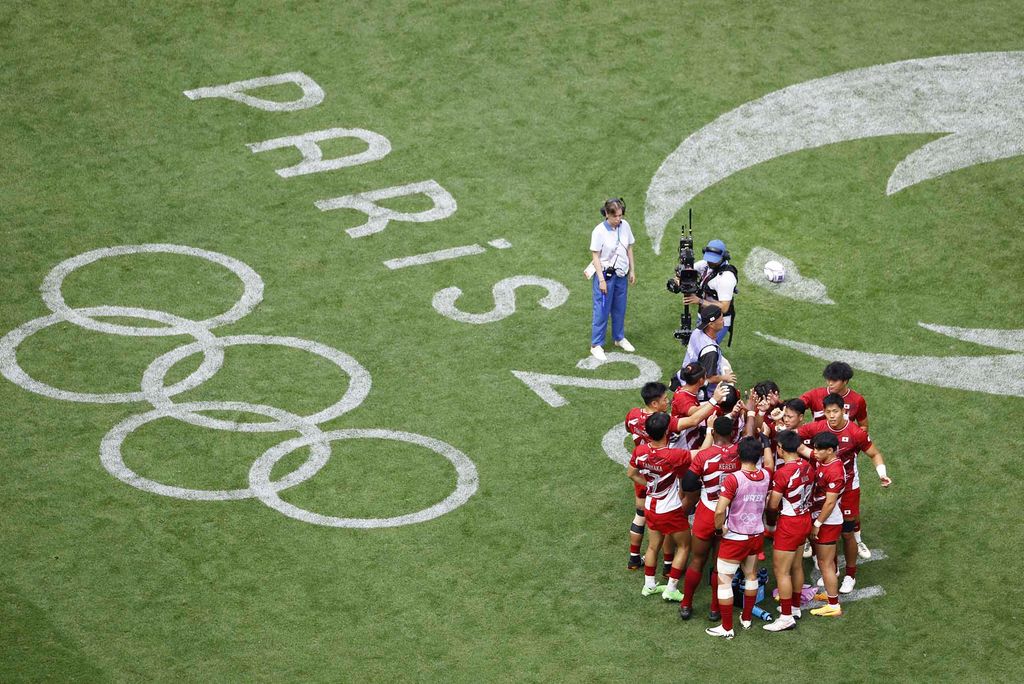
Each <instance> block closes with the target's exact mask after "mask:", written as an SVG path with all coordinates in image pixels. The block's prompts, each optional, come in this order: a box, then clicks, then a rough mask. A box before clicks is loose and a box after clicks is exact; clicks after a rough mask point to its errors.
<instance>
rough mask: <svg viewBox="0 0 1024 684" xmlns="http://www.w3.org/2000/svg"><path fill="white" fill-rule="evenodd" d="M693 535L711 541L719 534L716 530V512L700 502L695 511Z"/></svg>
mask: <svg viewBox="0 0 1024 684" xmlns="http://www.w3.org/2000/svg"><path fill="white" fill-rule="evenodd" d="M693 536H695V537H699V538H700V539H703V540H704V541H711V540H712V539H714V538H715V537H716V536H718V533H717V532H715V512H714V511H713V510H711V509H710V508H708V507H707V506H705V505H704V504H703V503H700V502H698V503H697V507H696V510H695V511H694V513H693Z"/></svg>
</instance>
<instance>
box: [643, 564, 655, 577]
mask: <svg viewBox="0 0 1024 684" xmlns="http://www.w3.org/2000/svg"><path fill="white" fill-rule="evenodd" d="M644 576H645V577H654V566H653V565H645V566H644Z"/></svg>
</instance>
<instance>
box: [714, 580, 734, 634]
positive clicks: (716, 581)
mask: <svg viewBox="0 0 1024 684" xmlns="http://www.w3.org/2000/svg"><path fill="white" fill-rule="evenodd" d="M711 610H712V611H714V612H716V613H718V612H720V608H719V605H718V573H717V572H713V573H711ZM729 624H732V618H729ZM729 629H732V627H730V628H729Z"/></svg>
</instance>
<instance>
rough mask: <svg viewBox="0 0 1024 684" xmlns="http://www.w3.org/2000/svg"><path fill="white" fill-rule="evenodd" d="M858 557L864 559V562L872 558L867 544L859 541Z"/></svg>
mask: <svg viewBox="0 0 1024 684" xmlns="http://www.w3.org/2000/svg"><path fill="white" fill-rule="evenodd" d="M857 555H858V556H860V557H861V558H863V559H864V560H867V559H869V558H871V549H869V548H868V545H867V544H865V543H864V542H862V541H859V542H857Z"/></svg>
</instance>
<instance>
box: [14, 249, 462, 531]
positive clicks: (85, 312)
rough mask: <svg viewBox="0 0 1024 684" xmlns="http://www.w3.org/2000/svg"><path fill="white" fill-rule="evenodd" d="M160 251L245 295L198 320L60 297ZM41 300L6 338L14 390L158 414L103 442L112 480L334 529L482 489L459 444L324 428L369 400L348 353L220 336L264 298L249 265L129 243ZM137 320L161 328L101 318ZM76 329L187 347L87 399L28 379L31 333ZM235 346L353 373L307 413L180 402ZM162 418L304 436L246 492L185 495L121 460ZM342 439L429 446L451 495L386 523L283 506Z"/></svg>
mask: <svg viewBox="0 0 1024 684" xmlns="http://www.w3.org/2000/svg"><path fill="white" fill-rule="evenodd" d="M142 253H164V254H181V255H187V256H193V257H198V258H200V259H205V260H207V261H210V262H212V263H215V264H220V265H221V266H224V267H225V268H227V269H228V270H230V271H231V272H232V273H234V274H235V275H236V276H237V277H238V278H239V279H240V280H241V281H242V285H243V292H242V296H241V297H240V298H239V300H238V301H237V302H235V304H234V305H233V306H232V307H231V308H230V309H228V310H227V311H225V312H224V313H222V314H220V315H218V316H214V317H213V318H208V319H206V320H202V321H193V320H189V319H186V318H182V317H180V316H176V315H174V314H170V313H166V312H163V311H153V310H151V309H141V308H137V307H126V306H91V307H79V308H72V307H70V306H69V305H68V304H67V302H66V301H65V299H64V295H63V292H62V287H63V283H64V280H65V279H66V278H67V276H68V275H70V274H71V273H72V272H73V271H75V270H76V269H78V268H80V267H82V266H85V265H88V264H91V263H93V262H95V261H99V260H100V259H104V258H107V257H113V256H122V255H131V254H142ZM40 289H41V291H42V296H43V302H44V303H45V304H46V306H47V307H49V309H50V310H51V311H52V312H53V313H52V314H50V315H48V316H42V317H40V318H36V319H34V320H31V321H29V322H28V323H25V324H23V325H21V326H19V327H18V328H16V329H14V330H12V331H11V332H9V333H7V334H6V335H5V336H4V337H3V338H0V374H2V375H3V376H4V377H5V378H7V379H8V380H10V381H11V382H13V383H14V384H16V385H18V386H19V387H22V388H23V389H26V390H28V391H30V392H33V393H35V394H39V395H42V396H45V397H49V398H51V399H59V400H62V401H73V402H80V403H101V404H113V403H134V402H140V401H145V402H148V403H150V404H151V405H152V406H153V409H152V410H149V411H146V412H144V413H139V414H136V415H133V416H129V417H128V418H126V419H124V420H122V421H121V422H120V423H118V424H117V425H115V426H114V427H113V428H111V430H110V431H109V432H108V433H107V435H106V436H105V437H104V438H103V440H102V442H101V443H100V461H101V462H102V464H103V467H104V468H106V469H107V471H108V472H110V473H111V474H112V475H113V476H114V477H116V478H117V479H119V480H121V481H122V482H125V483H126V484H130V485H131V486H133V487H136V488H137V489H140V490H142V491H146V492H151V493H153V494H160V495H162V496H169V497H174V498H179V499H186V500H193V501H232V500H238V499H249V498H257V499H259V500H260V501H262V502H263V503H265V504H266V505H267V506H269V507H270V508H273V509H275V510H277V511H279V512H280V513H283V514H284V515H286V516H289V517H291V518H295V519H296V520H301V521H303V522H307V523H312V524H316V525H325V526H330V527H354V528H375V527H396V526H399V525H409V524H412V523H417V522H423V521H426V520H431V519H433V518H436V517H438V516H440V515H444V514H445V513H447V512H449V511H451V510H453V509H455V508H457V507H459V506H461V505H462V504H464V503H465V502H466V501H467V500H468V499H469V497H471V496H472V495H473V494H474V493H475V492H476V490H477V487H478V484H479V482H478V478H477V472H476V466H474V465H473V462H472V461H471V460H470V459H469V457H467V456H466V455H465V454H463V453H462V452H461V451H459V450H458V449H456V448H455V447H453V446H451V445H450V444H447V443H445V442H442V441H440V440H436V439H433V438H430V437H424V436H423V435H417V434H413V433H408V432H399V431H395V430H384V429H358V430H355V429H353V430H335V431H332V432H323V431H322V430H321V429H320V427H319V426H320V424H321V423H324V422H326V421H329V420H332V419H334V418H337V417H339V416H341V415H343V414H345V413H347V412H349V411H351V410H353V409H354V408H356V407H357V406H359V405H360V404H362V403H363V401H364V400H365V399H366V397H367V395H368V394H369V392H370V385H371V379H370V373H369V372H368V371H367V370H366V369H365V368H364V367H363V366H362V365H361V364H360V363H359V362H358V361H356V360H355V359H354V358H352V357H351V356H349V355H348V354H346V353H344V352H342V351H339V350H338V349H335V348H333V347H329V346H327V345H325V344H321V343H320V342H314V341H311V340H304V339H301V338H297V337H281V336H276V335H232V336H227V337H216V336H214V335H213V333H212V332H211V331H212V330H213V329H215V328H217V327H219V326H222V325H225V324H227V323H234V322H235V321H238V320H240V319H241V318H242V317H244V316H245V315H247V314H248V313H250V312H251V311H252V310H253V309H255V308H256V306H257V305H258V304H259V303H260V301H262V299H263V280H262V279H261V278H260V276H259V274H258V273H256V271H254V270H253V269H252V268H251V267H249V266H248V265H246V264H244V263H242V262H241V261H239V260H237V259H234V258H232V257H229V256H225V255H223V254H219V253H217V252H211V251H208V250H203V249H197V248H195V247H185V246H181V245H166V244H144V245H123V246H119V247H109V248H104V249H96V250H92V251H90V252H86V253H84V254H80V255H78V256H76V257H73V258H71V259H67V260H65V261H62V262H61V263H60V264H58V265H57V266H56V267H54V268H53V269H52V270H51V271H50V273H49V274H48V275H47V276H46V278H45V279H44V281H43V285H42V287H41V288H40ZM109 317H117V318H140V319H144V320H148V321H154V322H156V323H162V324H163V327H158V326H130V325H122V324H119V323H117V324H115V323H109V322H105V321H101V320H97V319H100V318H109ZM65 322H68V323H73V324H74V325H77V326H79V327H81V328H85V329H88V330H92V331H95V332H101V333H107V334H111V335H121V336H128V337H155V336H171V335H188V336H191V337H192V338H194V341H193V342H191V343H187V344H184V345H182V346H180V347H177V348H175V349H172V350H171V351H169V352H166V353H164V354H162V355H161V356H159V357H157V358H156V359H154V360H153V362H152V363H150V364H149V367H148V368H146V370H145V372H144V373H143V376H142V381H141V391H138V392H108V393H90V392H73V391H70V390H64V389H60V388H57V387H53V386H51V385H48V384H46V383H44V382H41V381H39V380H36V379H35V378H32V377H31V376H29V375H28V373H26V372H25V370H24V369H23V368H21V366H20V365H18V359H17V352H18V347H19V346H20V345H21V344H22V343H23V342H24V341H25V340H26V339H28V338H29V337H31V336H32V335H34V334H35V333H37V332H39V331H40V330H44V329H46V328H48V327H50V326H52V325H56V324H58V323H65ZM237 345H274V346H283V347H291V348H293V349H299V350H302V351H306V352H309V353H312V354H316V355H318V356H320V357H322V358H324V359H327V360H328V361H330V362H331V363H333V364H334V365H336V366H337V367H338V368H339V369H340V370H341V371H342V372H343V373H345V374H346V375H347V376H348V377H349V383H348V387H347V388H346V390H345V391H344V392H342V393H341V396H340V398H339V399H338V400H337V401H336V402H335V403H334V404H332V405H330V406H328V407H327V408H324V409H322V410H320V411H318V412H316V413H314V414H312V415H310V416H299V415H296V414H293V413H290V412H288V411H285V410H282V409H279V408H275V407H272V406H264V405H261V404H250V403H246V402H234V401H231V402H227V401H194V402H187V403H181V404H175V403H174V402H173V401H172V398H173V397H175V396H176V395H178V394H181V393H182V392H186V391H188V390H191V389H194V388H196V387H198V386H199V385H201V384H202V383H204V382H206V381H207V380H209V379H210V378H212V377H213V376H214V375H215V374H216V373H217V371H218V370H220V368H221V367H222V366H223V364H224V349H225V348H227V347H231V346H237ZM195 354H202V355H203V360H202V362H201V363H200V364H199V367H198V368H196V369H195V370H194V371H193V372H192V373H190V374H189V375H188V376H187V377H185V378H183V379H182V380H179V381H178V382H176V383H174V384H173V385H169V386H165V385H164V380H165V379H166V377H167V374H168V372H169V371H170V370H171V369H172V368H173V367H174V366H175V364H177V363H178V362H180V361H182V360H183V359H185V358H187V357H189V356H193V355H195ZM209 411H236V412H242V413H254V414H257V415H261V416H263V417H265V418H270V419H271V420H269V421H255V422H236V421H230V420H224V419H220V418H213V417H212V416H209V415H204V414H205V413H206V412H209ZM162 418H171V419H174V420H179V421H183V422H186V423H189V424H192V425H196V426H199V427H205V428H210V429H214V430H227V431H232V432H280V431H292V432H298V433H299V437H297V438H295V439H290V440H288V441H285V442H282V443H281V444H278V445H277V446H275V447H272V448H270V449H269V450H268V451H267V452H265V453H264V454H263V455H262V456H260V457H259V458H258V459H257V460H256V461H255V462H254V463H253V465H252V467H251V468H250V470H249V487H248V488H244V489H220V490H216V489H211V490H205V489H189V488H185V487H177V486H174V485H168V484H163V483H160V482H157V481H155V480H152V479H149V478H147V477H145V476H143V475H141V474H139V473H136V472H135V471H134V470H132V469H131V468H130V467H129V466H128V465H127V464H126V463H125V460H124V456H123V453H122V445H123V444H124V441H125V440H126V439H127V438H128V437H129V436H130V435H131V434H132V432H134V431H135V430H136V429H138V428H140V427H142V426H143V425H146V424H148V423H151V422H153V421H155V420H159V419H162ZM345 439H385V440H392V441H399V442H407V443H410V444H416V445H419V446H422V447H425V448H427V449H429V450H431V451H433V452H435V453H437V454H438V455H440V456H442V457H444V458H445V459H447V460H448V461H449V462H450V463H451V464H452V466H453V467H454V468H455V472H456V475H457V483H456V487H455V490H454V491H453V492H452V493H451V494H450V495H449V496H448V497H446V498H445V499H443V500H442V501H440V502H438V503H436V504H434V505H433V506H429V507H427V508H425V509H423V510H420V511H416V512H413V513H408V514H404V515H398V516H394V517H389V518H340V517H333V516H328V515H322V514H320V513H315V512H312V511H307V510H305V509H302V508H299V507H297V506H295V505H293V504H290V503H287V502H285V501H284V500H283V499H281V497H280V492H281V491H282V490H285V489H287V488H289V487H294V486H295V485H298V484H301V483H303V482H305V481H306V480H308V479H310V478H311V477H313V476H315V475H316V474H317V473H318V472H319V471H320V470H321V469H322V468H323V467H324V466H325V465H326V464H327V462H328V461H329V460H330V457H331V442H334V441H339V440H345ZM307 446H308V447H309V449H310V453H309V457H308V458H307V459H306V460H305V461H304V462H303V463H302V464H301V465H300V466H299V467H298V468H297V469H296V470H294V471H293V472H291V473H289V474H287V475H285V476H284V477H282V478H281V479H280V480H277V481H272V480H271V479H270V473H271V470H272V469H273V467H274V465H275V464H277V463H278V462H279V461H280V460H281V459H282V458H284V457H285V456H287V455H288V454H290V453H292V452H294V451H295V450H296V449H299V448H302V447H307Z"/></svg>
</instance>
